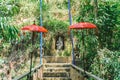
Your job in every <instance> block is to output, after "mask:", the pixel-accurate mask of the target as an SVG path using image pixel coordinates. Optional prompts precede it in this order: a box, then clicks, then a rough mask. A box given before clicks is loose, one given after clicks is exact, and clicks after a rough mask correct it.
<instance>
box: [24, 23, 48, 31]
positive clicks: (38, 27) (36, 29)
mask: <svg viewBox="0 0 120 80" xmlns="http://www.w3.org/2000/svg"><path fill="white" fill-rule="evenodd" d="M22 30H29V31H32V32H48V31H47V29H45V28H44V27H42V26H37V25H36V24H33V25H28V26H24V27H23V28H22Z"/></svg>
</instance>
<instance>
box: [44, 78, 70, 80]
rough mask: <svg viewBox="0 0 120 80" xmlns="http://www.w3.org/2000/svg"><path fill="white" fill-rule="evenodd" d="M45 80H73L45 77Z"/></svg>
mask: <svg viewBox="0 0 120 80" xmlns="http://www.w3.org/2000/svg"><path fill="white" fill-rule="evenodd" d="M43 80H72V79H71V78H69V77H43Z"/></svg>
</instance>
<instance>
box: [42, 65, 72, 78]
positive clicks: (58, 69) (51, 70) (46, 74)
mask: <svg viewBox="0 0 120 80" xmlns="http://www.w3.org/2000/svg"><path fill="white" fill-rule="evenodd" d="M43 80H71V78H70V64H68V63H45V64H44V65H43Z"/></svg>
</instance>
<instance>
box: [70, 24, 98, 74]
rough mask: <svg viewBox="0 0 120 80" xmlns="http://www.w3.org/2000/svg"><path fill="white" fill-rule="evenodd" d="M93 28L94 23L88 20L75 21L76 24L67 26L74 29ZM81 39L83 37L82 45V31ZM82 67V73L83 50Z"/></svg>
mask: <svg viewBox="0 0 120 80" xmlns="http://www.w3.org/2000/svg"><path fill="white" fill-rule="evenodd" d="M94 28H97V27H96V25H95V24H93V23H89V22H80V23H76V24H73V25H71V26H69V29H76V30H80V29H94ZM82 39H83V42H82V44H83V46H84V33H83V32H82ZM83 68H84V73H85V64H84V52H83Z"/></svg>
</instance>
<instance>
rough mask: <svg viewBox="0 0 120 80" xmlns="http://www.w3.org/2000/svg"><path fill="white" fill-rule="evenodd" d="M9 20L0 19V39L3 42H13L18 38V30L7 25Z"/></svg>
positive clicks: (6, 18)
mask: <svg viewBox="0 0 120 80" xmlns="http://www.w3.org/2000/svg"><path fill="white" fill-rule="evenodd" d="M10 19H11V18H8V17H0V39H3V40H4V41H11V40H15V39H16V38H17V37H18V29H17V28H16V27H15V26H12V25H10V23H8V21H9V20H10Z"/></svg>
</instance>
